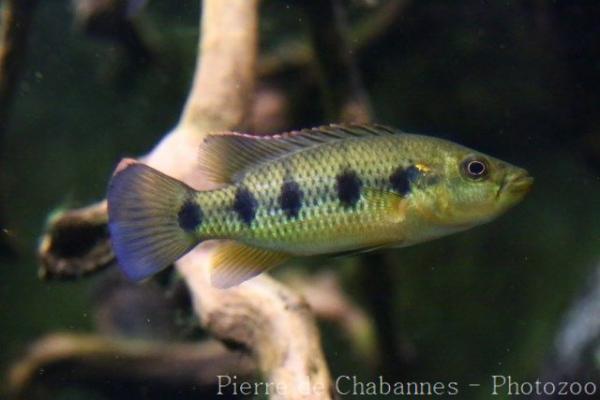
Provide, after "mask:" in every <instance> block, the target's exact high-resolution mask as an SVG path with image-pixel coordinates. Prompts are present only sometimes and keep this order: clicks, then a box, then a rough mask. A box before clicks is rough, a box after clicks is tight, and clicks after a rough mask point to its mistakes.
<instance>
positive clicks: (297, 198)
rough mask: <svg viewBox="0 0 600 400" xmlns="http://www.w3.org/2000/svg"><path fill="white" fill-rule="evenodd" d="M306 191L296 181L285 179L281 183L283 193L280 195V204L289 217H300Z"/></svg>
mask: <svg viewBox="0 0 600 400" xmlns="http://www.w3.org/2000/svg"><path fill="white" fill-rule="evenodd" d="M303 197H304V193H302V190H301V189H300V185H298V183H297V182H296V181H293V180H290V181H285V182H284V183H283V185H281V194H280V196H279V205H280V206H281V209H282V210H283V211H284V212H285V215H286V216H287V217H288V218H298V214H299V213H300V209H301V208H302V198H303Z"/></svg>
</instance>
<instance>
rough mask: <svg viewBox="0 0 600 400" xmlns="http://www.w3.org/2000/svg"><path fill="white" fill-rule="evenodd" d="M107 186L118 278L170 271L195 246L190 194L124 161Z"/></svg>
mask: <svg viewBox="0 0 600 400" xmlns="http://www.w3.org/2000/svg"><path fill="white" fill-rule="evenodd" d="M117 171H118V172H117V173H116V174H115V175H114V176H113V177H112V179H111V181H110V183H109V186H108V226H109V230H110V237H111V241H112V246H113V250H114V252H115V254H116V256H117V260H118V262H119V264H120V266H121V268H122V270H123V272H124V273H125V274H126V275H127V276H128V277H129V278H130V279H133V280H141V279H144V278H146V277H149V276H151V275H153V274H155V273H157V272H159V271H160V270H162V269H164V268H166V267H167V266H169V265H171V264H172V263H173V262H174V261H175V260H177V259H178V258H179V257H181V256H182V255H184V254H185V253H187V252H188V251H189V250H191V249H192V248H193V247H194V246H195V245H196V244H197V243H198V242H199V240H198V239H197V235H195V234H194V228H195V227H197V226H198V225H199V224H200V222H201V218H202V215H201V210H200V207H199V206H198V205H197V204H196V203H195V202H194V190H193V189H192V188H190V187H189V186H187V185H185V184H184V183H182V182H180V181H178V180H176V179H174V178H171V177H169V176H167V175H165V174H163V173H161V172H159V171H157V170H155V169H153V168H150V167H149V166H147V165H144V164H141V163H138V162H133V163H132V162H131V161H127V160H124V161H122V162H121V164H120V165H119V167H118V168H117Z"/></svg>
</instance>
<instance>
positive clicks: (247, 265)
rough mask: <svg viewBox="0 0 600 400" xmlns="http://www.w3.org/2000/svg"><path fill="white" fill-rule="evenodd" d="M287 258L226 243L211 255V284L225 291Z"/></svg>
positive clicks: (237, 244) (239, 244) (233, 243)
mask: <svg viewBox="0 0 600 400" xmlns="http://www.w3.org/2000/svg"><path fill="white" fill-rule="evenodd" d="M289 258H290V255H289V254H287V253H281V252H277V251H271V250H263V249H259V248H256V247H252V246H248V245H245V244H242V243H239V242H235V241H226V242H223V243H222V244H221V245H219V248H218V249H217V250H216V252H215V254H214V255H213V264H212V269H211V273H210V279H211V283H212V285H213V286H215V287H217V288H220V289H227V288H230V287H232V286H236V285H239V284H240V283H242V282H244V281H246V280H248V279H250V278H253V277H255V276H257V275H259V274H261V273H262V272H265V271H267V270H269V269H271V268H273V267H276V266H278V265H279V264H282V263H283V262H285V261H286V260H287V259H289Z"/></svg>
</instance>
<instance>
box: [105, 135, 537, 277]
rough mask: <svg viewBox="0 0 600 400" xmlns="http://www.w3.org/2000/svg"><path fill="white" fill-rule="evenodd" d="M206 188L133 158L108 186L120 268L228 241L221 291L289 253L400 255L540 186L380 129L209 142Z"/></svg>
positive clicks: (492, 164)
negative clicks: (392, 251)
mask: <svg viewBox="0 0 600 400" xmlns="http://www.w3.org/2000/svg"><path fill="white" fill-rule="evenodd" d="M199 164H200V169H201V171H200V175H202V176H204V177H205V178H206V179H207V180H209V181H210V182H212V183H213V184H215V185H216V186H217V187H218V189H215V190H212V191H205V192H198V191H195V190H193V189H192V188H190V187H188V186H186V185H185V184H183V183H182V182H179V181H177V180H175V179H173V178H170V177H168V176H166V175H164V174H162V173H160V172H158V171H156V170H154V169H152V168H150V167H148V166H145V165H143V164H140V163H135V162H131V161H124V162H123V165H120V166H119V167H118V168H117V173H116V174H115V175H114V177H113V178H112V180H111V183H110V185H109V190H108V209H109V229H110V233H111V239H112V243H113V247H114V250H115V253H116V255H117V258H118V260H119V263H120V265H121V266H122V268H123V271H124V272H125V273H126V274H127V275H128V276H130V277H131V278H132V279H143V278H145V277H147V276H150V275H152V274H154V273H156V272H158V271H160V270H161V269H163V268H165V267H166V266H167V265H169V264H171V263H173V262H174V261H175V260H176V259H177V258H179V257H180V256H181V255H183V254H185V253H186V252H187V251H189V250H190V249H191V248H193V247H194V246H195V245H196V244H197V243H199V242H201V241H204V240H209V239H211V240H212V239H216V240H221V242H220V245H219V246H218V247H217V250H215V252H214V255H213V258H212V261H211V262H212V270H211V279H212V282H213V284H214V285H215V286H217V287H230V286H234V285H236V284H239V283H241V282H243V281H245V280H247V279H249V278H251V277H253V276H255V275H257V274H259V273H261V272H262V271H265V270H267V269H269V268H272V267H274V266H276V265H278V264H281V263H282V262H284V261H285V260H286V259H288V258H290V257H292V256H309V255H316V254H338V253H349V252H357V251H365V250H371V249H375V248H380V247H402V246H408V245H411V244H415V243H419V242H423V241H426V240H431V239H435V238H437V237H440V236H443V235H447V234H450V233H453V232H458V231H461V230H464V229H468V228H470V227H472V226H475V225H478V224H481V223H484V222H487V221H490V220H491V219H493V218H494V217H496V216H497V215H499V214H501V213H502V212H504V211H505V210H506V209H508V208H509V207H511V206H512V205H514V204H516V203H517V202H518V201H519V200H520V199H521V198H522V197H523V196H524V194H525V193H526V191H527V189H528V188H529V187H530V186H531V182H532V179H531V178H530V177H529V176H528V175H527V172H526V171H525V170H523V169H521V168H518V167H514V166H512V165H510V164H508V163H505V162H503V161H500V160H497V159H495V158H493V157H490V156H486V155H484V154H481V153H479V152H476V151H474V150H471V149H468V148H466V147H463V146H460V145H458V144H455V143H451V142H448V141H445V140H442V139H438V138H433V137H428V136H420V135H412V134H404V133H401V132H398V131H396V130H393V129H391V128H388V127H383V126H378V125H332V126H325V127H319V128H313V129H307V130H302V131H296V132H290V133H285V134H281V135H272V136H255V135H247V134H239V133H223V134H218V135H210V136H208V137H207V138H206V141H205V143H204V144H203V146H202V148H201V154H200V162H199Z"/></svg>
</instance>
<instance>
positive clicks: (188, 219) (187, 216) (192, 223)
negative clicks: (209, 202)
mask: <svg viewBox="0 0 600 400" xmlns="http://www.w3.org/2000/svg"><path fill="white" fill-rule="evenodd" d="M202 217H203V215H202V209H201V208H200V206H199V205H198V203H196V202H194V201H193V200H192V199H188V200H186V201H185V203H183V205H182V206H181V208H180V209H179V212H178V213H177V222H178V223H179V226H180V227H181V229H183V230H184V231H186V232H193V231H195V230H196V229H198V227H199V226H200V224H202Z"/></svg>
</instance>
